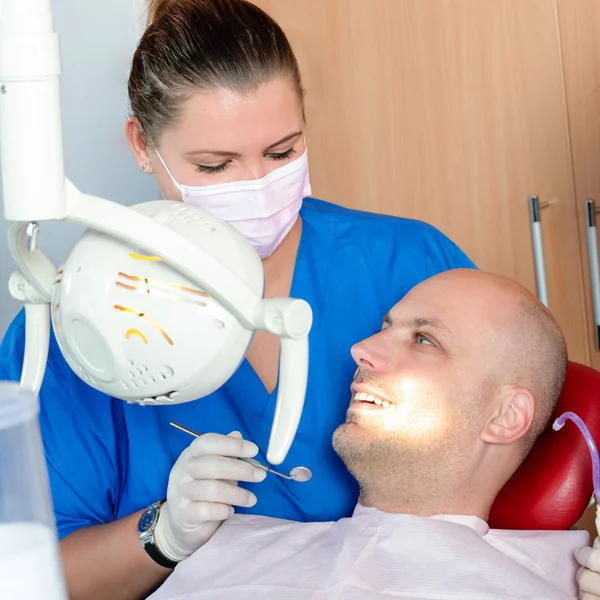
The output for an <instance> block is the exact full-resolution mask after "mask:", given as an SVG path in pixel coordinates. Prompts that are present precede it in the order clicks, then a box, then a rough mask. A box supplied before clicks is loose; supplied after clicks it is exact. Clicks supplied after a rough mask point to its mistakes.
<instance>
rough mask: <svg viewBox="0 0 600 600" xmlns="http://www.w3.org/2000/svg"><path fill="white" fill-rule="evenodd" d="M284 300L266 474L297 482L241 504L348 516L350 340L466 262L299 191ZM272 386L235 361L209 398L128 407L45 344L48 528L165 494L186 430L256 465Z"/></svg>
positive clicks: (302, 516) (427, 240) (427, 232)
mask: <svg viewBox="0 0 600 600" xmlns="http://www.w3.org/2000/svg"><path fill="white" fill-rule="evenodd" d="M301 215H302V219H303V229H302V238H301V241H300V247H299V250H298V257H297V261H296V267H295V272H294V278H293V282H292V289H291V296H292V297H296V298H303V299H304V300H306V301H307V302H308V303H309V304H310V305H311V307H312V309H313V315H314V323H313V327H312V330H311V333H310V350H309V351H310V354H309V363H310V366H309V377H308V389H307V394H306V402H305V407H304V412H303V414H302V419H301V421H300V426H299V429H298V433H297V436H296V438H295V441H294V443H293V444H292V448H291V450H290V452H289V454H288V456H287V458H286V460H285V461H284V463H283V464H281V465H280V466H279V468H278V469H279V470H282V471H286V472H287V471H289V469H291V468H292V467H295V466H297V465H306V466H307V467H310V469H312V471H313V478H312V479H311V480H310V481H309V482H307V483H296V482H293V481H288V480H284V479H282V478H280V477H276V476H274V475H267V477H266V479H265V480H264V481H263V482H261V483H257V484H245V483H243V484H240V485H243V486H244V487H247V488H248V489H251V490H252V491H253V492H254V493H255V494H256V496H257V498H258V502H257V504H256V505H255V506H253V507H252V508H250V509H243V508H238V507H236V511H237V512H238V513H243V512H250V513H257V514H261V515H268V516H273V517H279V518H284V519H292V520H298V521H327V520H337V519H340V518H342V517H347V516H350V515H351V514H352V511H353V509H354V506H355V504H356V501H357V499H358V486H357V484H356V482H355V481H354V479H353V478H352V477H351V475H350V474H349V473H348V472H347V471H346V468H345V466H344V464H343V463H342V462H341V460H340V459H339V457H338V456H337V454H336V453H335V452H334V450H333V448H332V445H331V436H332V434H333V432H334V430H335V428H336V427H337V426H338V425H339V424H340V423H342V422H344V420H345V414H346V410H347V407H348V403H349V400H350V383H351V380H352V377H353V374H354V371H355V369H356V366H355V364H354V362H353V360H352V358H351V356H350V348H351V346H352V345H353V344H355V343H356V342H358V341H360V340H362V339H364V338H367V337H369V336H371V335H373V334H374V333H375V332H376V331H378V330H379V329H380V327H381V322H382V318H383V316H384V315H385V314H386V313H387V312H388V310H389V309H390V308H391V307H392V306H393V305H394V304H396V302H398V301H399V300H400V299H401V298H402V297H403V296H404V295H405V294H406V293H407V292H408V291H409V290H410V289H411V288H412V287H413V286H415V285H416V284H418V283H419V282H421V281H423V280H424V279H427V278H428V277H430V276H432V275H435V274H436V273H439V272H441V271H446V270H448V269H453V268H457V267H467V268H475V267H474V265H473V263H472V262H471V261H470V260H469V259H468V258H467V257H466V256H465V255H464V254H463V252H462V251H461V250H460V249H459V248H458V247H457V246H456V245H455V244H454V243H452V242H451V241H450V240H449V239H448V238H446V237H445V236H444V235H443V234H442V233H440V232H439V231H438V230H437V229H435V228H434V227H432V226H430V225H427V224H425V223H422V222H419V221H413V220H409V219H401V218H396V217H389V216H384V215H376V214H370V213H365V212H359V211H354V210H349V209H346V208H342V207H339V206H336V205H333V204H329V203H326V202H322V201H319V200H315V199H312V198H307V199H305V201H304V204H303V207H302V210H301ZM24 326H25V321H24V314H23V311H21V313H20V314H19V315H18V316H17V317H16V318H15V320H14V321H13V323H12V324H11V325H10V327H9V329H8V331H7V333H6V335H5V337H4V339H3V341H2V344H1V346H0V379H9V380H14V381H18V380H19V378H20V375H21V368H22V362H23V350H24V341H25V331H24ZM276 397H277V390H274V392H273V393H272V394H269V393H267V391H266V389H265V388H264V386H263V385H262V382H261V381H260V379H259V378H258V376H257V375H256V373H255V372H254V370H253V369H252V367H251V366H250V364H249V363H248V362H247V361H243V362H242V363H241V365H240V367H239V368H238V370H237V371H236V373H235V374H234V375H233V377H232V378H231V379H230V380H229V381H228V382H227V383H226V384H225V385H224V386H223V387H222V388H220V389H219V390H217V391H216V392H215V393H213V394H211V395H210V396H208V397H206V398H203V399H201V400H198V401H196V402H189V403H185V404H178V405H175V406H139V405H129V404H127V403H125V402H123V401H122V400H117V399H114V398H109V397H107V396H105V395H104V394H101V393H100V392H97V391H95V390H94V389H92V388H91V387H89V386H88V385H87V384H85V383H84V382H83V381H82V380H80V379H79V378H78V377H77V376H76V375H75V373H73V372H72V371H71V369H70V368H69V366H68V365H67V363H66V362H65V360H64V359H63V357H62V355H61V353H60V350H59V349H58V346H57V344H56V340H55V339H54V336H52V338H51V342H50V353H49V357H48V366H47V370H46V374H45V378H44V381H43V385H42V388H41V391H40V405H41V409H40V425H41V431H42V437H43V442H44V448H45V453H46V459H47V464H48V471H49V475H50V485H51V490H52V496H53V501H54V509H55V513H56V521H57V526H58V531H59V536H60V538H63V537H65V536H66V535H68V534H69V533H71V532H73V531H75V530H77V529H79V528H82V527H87V526H90V525H96V524H100V523H107V522H110V521H113V520H115V519H119V518H122V517H125V516H127V515H130V514H131V513H133V512H136V511H138V510H140V509H142V508H144V507H146V506H147V505H149V504H151V503H152V502H155V501H157V500H161V499H163V498H165V496H166V491H167V481H168V476H169V472H170V470H171V468H172V466H173V464H174V463H175V461H176V460H177V458H178V456H179V454H180V453H181V452H182V451H183V450H184V449H185V447H186V446H188V445H189V444H190V443H191V441H192V439H191V438H190V437H189V436H188V435H186V434H185V433H182V432H180V431H178V430H176V429H174V428H173V427H171V426H170V425H169V421H178V422H180V423H182V424H184V425H186V426H188V427H191V428H192V429H194V430H196V431H199V432H203V433H206V432H217V433H222V434H228V433H230V432H231V431H234V430H237V431H240V432H241V433H242V435H243V437H244V438H246V439H249V440H252V441H254V442H255V443H256V444H257V445H258V447H259V448H260V452H259V454H258V456H257V458H258V459H259V460H261V461H265V452H266V449H267V445H268V440H269V434H270V430H271V424H272V421H273V412H274V408H275V400H276Z"/></svg>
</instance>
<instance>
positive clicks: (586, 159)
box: [558, 0, 600, 369]
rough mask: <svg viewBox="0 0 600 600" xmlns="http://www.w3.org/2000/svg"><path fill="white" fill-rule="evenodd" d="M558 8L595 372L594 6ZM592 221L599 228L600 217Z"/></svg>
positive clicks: (598, 94)
mask: <svg viewBox="0 0 600 600" xmlns="http://www.w3.org/2000/svg"><path fill="white" fill-rule="evenodd" d="M558 6H559V15H560V33H561V39H562V47H563V60H564V65H565V83H566V92H567V94H566V95H567V109H568V116H569V123H570V133H571V146H572V155H573V172H574V175H575V197H576V207H577V216H578V223H579V231H580V236H579V237H580V242H581V256H582V265H583V272H584V284H585V300H586V317H587V321H588V324H589V337H588V341H589V346H590V351H591V364H592V366H593V367H594V368H596V369H600V351H599V350H598V347H597V342H596V335H597V333H600V332H597V327H596V324H595V323H594V311H593V304H592V291H591V285H590V283H591V278H590V263H589V260H588V230H587V213H586V200H588V199H593V200H595V206H596V207H597V208H600V42H599V38H598V31H599V25H600V2H598V0H559V4H558ZM597 221H598V222H597V225H598V226H600V215H599V216H598V219H597ZM598 228H599V229H600V227H598ZM598 242H599V243H600V240H598ZM598 312H600V311H598ZM596 320H598V319H597V318H596Z"/></svg>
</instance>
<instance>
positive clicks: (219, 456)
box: [155, 431, 267, 562]
mask: <svg viewBox="0 0 600 600" xmlns="http://www.w3.org/2000/svg"><path fill="white" fill-rule="evenodd" d="M257 453H258V447H257V446H256V444H254V443H253V442H249V441H247V440H244V439H242V436H241V434H240V433H238V432H237V431H234V432H232V433H230V434H229V435H228V436H226V435H221V434H219V433H207V434H204V435H202V436H200V437H198V438H196V439H195V440H194V441H193V442H192V443H191V444H190V445H189V446H188V447H187V448H186V449H185V450H184V451H183V452H182V453H181V455H180V456H179V458H178V459H177V462H176V463H175V465H174V466H173V468H172V469H171V474H170V475H169V485H168V487H167V501H166V503H165V504H163V506H162V508H161V511H160V516H159V518H158V523H157V524H156V529H155V543H156V545H157V546H158V548H159V549H160V551H161V552H162V553H163V554H164V555H165V556H166V557H167V558H169V559H171V560H174V561H177V562H179V561H182V560H183V559H185V558H187V557H188V556H190V554H192V553H193V552H195V551H196V550H197V549H198V548H200V546H202V545H204V544H205V543H206V542H207V541H208V540H209V539H210V538H211V537H212V536H213V534H214V533H215V531H216V530H217V529H218V528H219V527H220V525H221V523H223V521H224V520H225V519H227V518H229V517H230V516H231V515H232V514H233V512H234V510H233V506H245V507H249V506H254V505H255V504H256V496H255V495H254V494H253V493H252V492H249V491H248V490H245V489H243V488H241V487H238V485H237V482H238V481H250V482H256V481H262V480H263V479H264V478H265V477H266V475H267V473H266V472H265V471H264V470H263V469H258V468H257V467H254V466H252V465H250V464H248V463H247V462H244V461H242V460H237V458H236V457H244V458H251V457H253V456H256V454H257Z"/></svg>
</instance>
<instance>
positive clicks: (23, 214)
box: [0, 0, 312, 464]
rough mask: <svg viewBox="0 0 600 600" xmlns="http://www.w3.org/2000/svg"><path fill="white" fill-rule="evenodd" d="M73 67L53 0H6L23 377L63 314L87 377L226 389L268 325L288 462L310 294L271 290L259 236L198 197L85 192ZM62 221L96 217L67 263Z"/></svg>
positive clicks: (10, 188)
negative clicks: (58, 242) (72, 151)
mask: <svg viewBox="0 0 600 600" xmlns="http://www.w3.org/2000/svg"><path fill="white" fill-rule="evenodd" d="M59 76H60V56H59V43H58V36H57V34H56V33H54V30H53V22H52V14H51V7H50V0H3V2H2V13H1V15H0V149H1V161H2V162H1V166H2V179H3V193H4V216H5V218H6V219H7V220H9V221H12V222H13V223H12V224H11V227H10V229H9V235H8V237H9V248H10V252H11V254H12V256H13V257H14V260H15V261H16V264H17V268H18V271H16V272H15V273H14V274H13V275H12V277H11V278H10V282H9V288H10V292H11V295H12V296H13V297H14V298H15V299H17V300H19V301H21V302H22V303H24V304H25V315H26V343H25V359H24V365H23V372H22V377H21V386H22V387H23V388H25V389H28V390H31V391H33V392H34V393H37V392H38V391H39V389H40V386H41V383H42V379H43V376H44V371H45V368H46V361H47V357H48V347H49V340H50V323H52V327H53V330H54V334H55V337H56V340H57V342H58V345H59V347H60V350H61V352H62V354H63V355H64V357H65V359H66V361H67V363H68V364H69V366H70V367H71V368H72V369H73V371H75V373H76V374H77V375H78V376H79V377H80V378H81V379H82V380H83V381H85V382H86V383H88V384H89V385H90V386H92V387H93V388H95V389H97V390H99V391H101V392H103V393H105V394H107V395H108V396H113V397H116V398H120V399H122V400H124V401H126V402H130V403H137V404H143V405H149V404H150V405H170V404H177V403H181V402H189V401H191V400H196V399H197V398H201V397H203V396H206V395H208V394H210V393H212V392H213V391H215V390H216V389H217V388H219V387H220V386H221V385H223V384H224V383H225V382H226V381H227V380H228V379H229V378H230V377H231V376H232V375H233V373H234V372H235V370H236V369H237V367H238V366H239V364H240V362H241V361H242V360H243V358H244V356H245V354H246V351H247V349H248V346H249V344H250V342H251V340H252V335H253V332H254V330H256V329H262V330H266V331H269V332H271V333H273V334H275V335H277V336H278V337H279V339H280V348H281V350H280V371H279V384H278V395H277V404H276V409H275V416H274V420H273V425H272V429H271V437H270V440H269V447H268V451H267V455H266V457H267V460H268V462H270V463H272V464H280V463H281V462H282V461H283V460H284V459H285V457H286V455H287V453H288V450H289V448H290V446H291V444H292V441H293V439H294V436H295V434H296V430H297V427H298V423H299V420H300V416H301V414H302V408H303V404H304V396H305V392H306V380H307V375H308V333H309V331H310V328H311V325H312V312H311V309H310V306H309V305H308V304H307V303H306V302H305V301H303V300H299V299H293V298H274V299H264V298H263V292H264V272H263V268H262V263H261V260H260V258H259V256H258V254H257V253H256V251H255V250H254V248H253V247H252V246H251V244H250V243H249V242H248V241H247V240H246V238H244V237H243V236H242V235H241V234H240V233H239V232H238V231H237V230H236V229H234V228H233V227H232V226H231V225H229V224H228V223H225V222H223V221H220V220H218V219H216V218H215V217H213V216H212V215H211V214H209V213H207V212H205V211H203V210H201V209H199V208H197V207H194V206H190V205H186V204H183V203H181V202H175V201H166V200H159V201H154V202H145V203H142V204H138V205H136V206H132V207H125V206H121V205H119V204H117V203H114V202H111V201H108V200H105V199H103V198H97V197H94V196H90V195H88V194H85V193H82V192H80V191H79V190H78V189H77V188H76V187H75V186H74V185H73V183H71V182H70V181H69V180H68V179H66V178H65V171H64V163H63V141H62V131H61V129H62V126H61V115H60V94H59ZM50 220H64V221H69V222H72V223H78V224H81V225H84V226H86V227H87V228H88V229H87V230H86V231H85V232H84V234H83V235H82V237H81V238H80V240H79V241H78V242H77V244H76V245H75V247H74V248H73V249H72V251H71V252H70V254H69V255H68V257H67V259H66V261H65V263H64V264H63V265H62V267H61V269H60V270H57V269H56V268H55V267H54V266H53V265H52V264H51V262H50V261H49V260H48V259H47V258H46V256H45V255H44V253H43V252H42V250H41V248H40V236H39V234H40V229H39V223H40V222H41V221H50ZM248 402H252V398H248Z"/></svg>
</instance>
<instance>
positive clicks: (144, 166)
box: [142, 163, 146, 171]
mask: <svg viewBox="0 0 600 600" xmlns="http://www.w3.org/2000/svg"><path fill="white" fill-rule="evenodd" d="M145 170H146V163H143V164H142V171H145Z"/></svg>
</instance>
